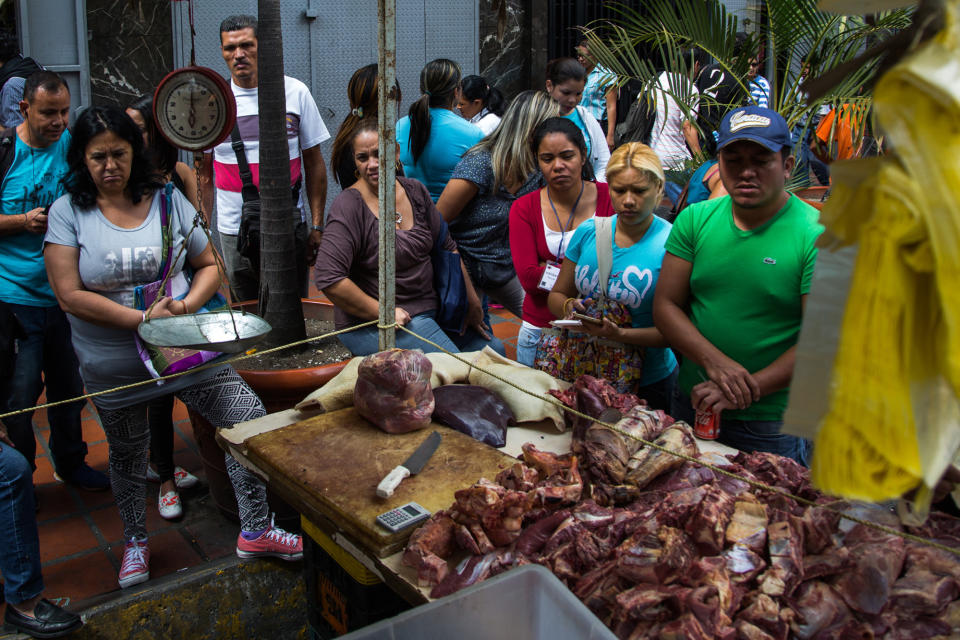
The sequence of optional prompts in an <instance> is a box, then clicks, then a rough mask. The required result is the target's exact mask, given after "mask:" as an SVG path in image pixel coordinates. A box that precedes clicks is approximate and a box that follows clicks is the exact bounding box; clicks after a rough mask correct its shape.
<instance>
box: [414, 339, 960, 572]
mask: <svg viewBox="0 0 960 640" xmlns="http://www.w3.org/2000/svg"><path fill="white" fill-rule="evenodd" d="M397 327H398V328H399V329H402V330H403V331H406V332H407V333H409V334H410V335H412V336H414V337H415V338H418V339H419V340H422V341H424V342H426V343H427V344H429V345H432V346H433V347H435V348H437V349H439V350H440V351H442V352H443V353H446V354H447V355H449V356H452V357H453V358H456V359H457V360H459V361H460V362H463V363H464V364H466V365H469V366H470V367H473V368H474V369H477V370H478V371H482V372H483V373H484V374H486V375H488V376H490V377H491V378H494V379H495V380H499V381H500V382H502V383H504V384H506V385H508V386H511V387H513V388H514V389H517V390H518V391H522V392H523V393H525V394H527V395H529V396H532V397H534V398H536V399H538V400H542V401H544V402H548V403H550V404H553V405H554V406H557V407H559V408H560V409H562V410H563V411H566V412H568V413H571V414H573V415H575V416H578V417H580V418H586V419H587V420H590V421H591V422H593V423H595V424H601V425H603V426H604V427H606V428H608V429H610V430H611V431H614V432H616V433H619V434H620V435H623V436H626V437H628V438H631V439H633V440H636V441H638V442H640V443H641V444H643V445H645V446H648V447H650V448H652V449H656V450H657V451H661V452H663V453H667V454H669V455H672V456H675V457H677V458H680V459H682V460H684V461H686V462H692V463H694V464H698V465H700V466H702V467H705V468H707V469H710V471H713V472H714V473H718V474H721V475H724V476H727V477H730V478H733V479H735V480H739V481H741V482H745V483H747V484H748V485H750V486H751V487H753V488H755V489H761V490H763V491H769V492H772V493H776V494H778V495H781V496H783V497H785V498H789V499H791V500H795V501H796V502H798V503H800V504H803V505H806V506H809V507H818V508H821V509H825V510H827V511H830V512H832V513H835V514H837V515H838V516H840V517H841V518H845V519H847V520H849V521H851V522H855V523H857V524H862V525H864V526H867V527H871V528H873V529H876V530H878V531H882V532H883V533H886V534H889V535H895V536H899V537H901V538H904V539H906V540H911V541H913V542H916V543H919V544H925V545H928V546H931V547H933V548H935V549H939V550H941V551H947V552H949V553H952V554H954V555H958V556H960V549H954V548H951V547H948V546H947V545H945V544H941V543H939V542H935V541H933V540H928V539H926V538H923V537H921V536H918V535H915V534H912V533H908V532H906V531H898V530H896V529H894V528H892V527H888V526H886V525H882V524H878V523H876V522H871V521H869V520H865V519H863V518H859V517H857V516H852V515H849V514H847V513H844V512H842V511H840V510H839V509H835V508H833V507H831V506H828V505H822V504H817V503H816V502H814V501H813V500H809V499H807V498H802V497H800V496H795V495H793V494H792V493H790V492H789V491H786V490H785V489H781V488H779V487H773V486H770V485H768V484H765V483H763V482H760V481H759V480H752V479H750V478H743V477H741V476H738V475H737V474H736V473H733V472H732V471H727V470H726V469H722V468H720V467H718V466H716V465H713V464H710V463H709V462H704V461H702V460H698V459H697V458H694V457H693V456H688V455H687V454H685V453H681V452H679V451H674V450H673V449H667V448H666V447H663V446H661V445H659V444H657V443H655V442H651V441H649V440H645V439H644V438H641V437H639V436H637V435H635V434H632V433H628V432H627V431H624V430H623V429H620V428H619V427H617V426H616V425H614V424H610V423H607V422H603V421H602V420H598V419H597V418H594V417H593V416H589V415H587V414H585V413H582V412H580V411H577V410H576V409H573V408H571V407H568V406H567V405H565V404H563V403H562V402H560V401H559V400H557V399H556V398H554V397H553V396H546V395H540V394H538V393H534V392H533V391H530V390H529V389H524V388H523V387H521V386H520V385H518V384H515V383H513V382H511V381H510V380H507V379H506V378H504V377H502V376H498V375H497V374H495V373H491V372H489V371H486V370H485V369H483V367H478V366H477V365H475V364H473V363H471V362H469V361H468V360H467V359H466V358H463V357H461V356H460V355H459V354H456V353H452V352H450V351H448V350H447V349H445V348H443V347H442V346H440V345H439V344H437V343H436V342H433V341H432V340H430V339H429V338H424V337H423V336H420V335H417V334H416V333H414V332H413V331H411V330H410V329H408V328H406V327H404V326H403V325H397ZM828 504H832V503H828Z"/></svg>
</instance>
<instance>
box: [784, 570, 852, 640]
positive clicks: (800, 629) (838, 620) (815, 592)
mask: <svg viewBox="0 0 960 640" xmlns="http://www.w3.org/2000/svg"><path fill="white" fill-rule="evenodd" d="M792 604H793V607H792V608H793V610H794V611H795V612H796V614H797V618H796V620H794V622H793V624H792V625H791V629H792V630H793V633H794V634H796V636H797V637H798V638H801V640H807V639H808V638H814V637H819V636H818V634H820V633H821V632H824V631H826V630H827V629H829V628H831V627H839V626H843V625H844V624H846V623H847V622H849V621H851V620H852V619H853V618H852V616H851V614H850V609H849V608H848V607H847V605H846V603H845V602H844V601H843V598H841V597H840V594H838V593H837V592H836V591H834V589H833V587H831V586H830V585H828V584H827V583H825V582H821V581H819V580H810V581H809V582H804V583H803V584H802V585H800V587H799V588H797V590H796V592H795V593H794V595H793V598H792Z"/></svg>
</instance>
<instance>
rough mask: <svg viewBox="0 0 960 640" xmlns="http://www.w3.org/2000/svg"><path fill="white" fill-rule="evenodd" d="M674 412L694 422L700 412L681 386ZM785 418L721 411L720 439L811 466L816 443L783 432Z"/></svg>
mask: <svg viewBox="0 0 960 640" xmlns="http://www.w3.org/2000/svg"><path fill="white" fill-rule="evenodd" d="M670 415H671V416H673V417H674V418H676V419H677V420H684V421H686V422H687V423H689V424H690V425H691V426H692V425H693V424H694V421H695V419H696V412H695V411H694V409H693V405H692V404H690V396H689V395H687V394H685V393H684V392H683V391H681V390H680V387H679V386H677V388H676V392H675V393H674V394H673V402H672V403H671V411H670ZM782 429H783V420H734V419H732V418H728V417H726V416H725V415H724V414H722V413H721V414H720V437H718V438H717V442H719V443H720V444H725V445H727V446H728V447H733V448H734V449H739V450H740V451H743V452H745V453H753V452H754V451H767V452H769V453H775V454H777V455H781V456H783V457H784V458H791V459H793V460H795V461H796V462H799V463H800V464H802V465H803V466H805V467H809V466H810V464H809V461H810V456H811V455H812V453H813V443H811V442H810V441H809V440H805V439H803V438H799V437H797V436H791V435H788V434H786V433H781V430H782Z"/></svg>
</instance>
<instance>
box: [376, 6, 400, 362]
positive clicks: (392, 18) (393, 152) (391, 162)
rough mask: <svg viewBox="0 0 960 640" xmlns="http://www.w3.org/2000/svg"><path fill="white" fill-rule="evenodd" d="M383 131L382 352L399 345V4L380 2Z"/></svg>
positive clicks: (380, 122)
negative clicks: (397, 294)
mask: <svg viewBox="0 0 960 640" xmlns="http://www.w3.org/2000/svg"><path fill="white" fill-rule="evenodd" d="M377 18H378V20H377V22H378V26H377V44H378V49H379V51H380V55H379V59H378V64H379V73H378V74H377V84H378V87H377V88H378V101H379V104H378V109H377V120H378V122H377V125H378V128H379V129H380V181H379V182H380V185H379V189H378V190H377V191H378V193H377V197H378V199H379V205H380V255H379V267H380V327H381V328H380V332H379V333H380V350H381V351H383V350H385V349H392V348H393V347H394V346H395V345H396V329H394V328H393V327H392V326H391V327H389V328H384V327H386V325H392V324H393V323H394V322H395V321H396V312H395V303H396V301H395V296H396V257H397V254H396V236H397V227H396V206H397V199H396V192H397V190H396V183H397V89H396V78H397V0H377Z"/></svg>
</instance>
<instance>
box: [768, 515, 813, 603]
mask: <svg viewBox="0 0 960 640" xmlns="http://www.w3.org/2000/svg"><path fill="white" fill-rule="evenodd" d="M767 548H768V552H769V556H770V568H769V569H767V571H766V573H764V574H763V575H762V576H760V578H759V580H760V591H761V592H763V593H765V594H767V595H769V596H778V597H779V596H789V595H790V594H791V593H793V590H794V588H796V586H797V585H798V584H800V582H801V581H802V580H803V535H802V533H800V532H799V531H798V530H797V528H796V527H795V526H794V525H793V523H792V522H791V521H790V520H782V521H780V522H773V523H771V524H770V525H769V526H768V527H767Z"/></svg>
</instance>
